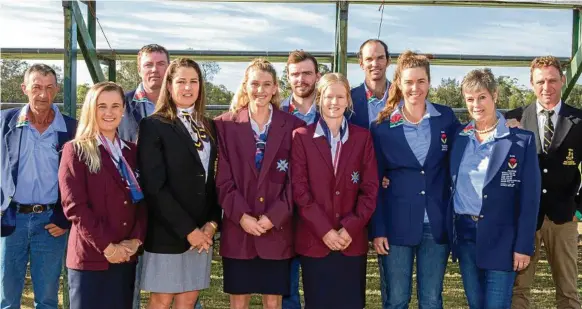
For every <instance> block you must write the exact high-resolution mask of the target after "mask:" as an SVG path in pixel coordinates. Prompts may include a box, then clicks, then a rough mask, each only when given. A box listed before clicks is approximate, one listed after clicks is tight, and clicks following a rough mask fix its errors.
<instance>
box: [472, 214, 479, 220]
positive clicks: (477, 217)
mask: <svg viewBox="0 0 582 309" xmlns="http://www.w3.org/2000/svg"><path fill="white" fill-rule="evenodd" d="M471 219H472V220H473V221H475V222H477V221H479V216H473V215H471Z"/></svg>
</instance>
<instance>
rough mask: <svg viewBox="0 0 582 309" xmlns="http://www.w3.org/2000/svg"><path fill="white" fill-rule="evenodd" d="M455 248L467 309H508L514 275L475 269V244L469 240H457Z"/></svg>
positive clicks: (513, 273) (507, 272)
mask: <svg viewBox="0 0 582 309" xmlns="http://www.w3.org/2000/svg"><path fill="white" fill-rule="evenodd" d="M456 246H457V255H458V258H459V268H460V270H461V278H462V279H463V286H464V287H465V295H466V296H467V302H468V303H469V308H470V309H509V308H510V307H511V296H512V294H513V282H514V281H515V276H516V273H515V272H513V271H498V270H487V269H481V268H479V267H477V264H476V258H475V252H476V250H475V248H476V247H475V242H473V241H471V240H462V239H461V240H458V243H457V245H456Z"/></svg>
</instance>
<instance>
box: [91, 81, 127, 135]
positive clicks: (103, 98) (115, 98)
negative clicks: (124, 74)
mask: <svg viewBox="0 0 582 309" xmlns="http://www.w3.org/2000/svg"><path fill="white" fill-rule="evenodd" d="M123 109H124V107H123V97H121V95H120V94H119V92H118V91H103V92H101V94H99V97H97V112H96V117H97V126H98V127H99V132H101V133H102V134H103V135H105V136H115V132H116V131H117V127H119V123H120V122H121V117H122V116H123Z"/></svg>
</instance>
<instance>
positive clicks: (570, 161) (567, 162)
mask: <svg viewBox="0 0 582 309" xmlns="http://www.w3.org/2000/svg"><path fill="white" fill-rule="evenodd" d="M563 164H564V165H576V161H574V149H572V148H568V154H567V155H566V160H565V161H564V163H563Z"/></svg>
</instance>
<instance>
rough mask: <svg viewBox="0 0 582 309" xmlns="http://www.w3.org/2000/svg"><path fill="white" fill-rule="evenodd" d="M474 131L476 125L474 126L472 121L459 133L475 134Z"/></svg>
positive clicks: (463, 134) (465, 134)
mask: <svg viewBox="0 0 582 309" xmlns="http://www.w3.org/2000/svg"><path fill="white" fill-rule="evenodd" d="M473 132H475V127H474V126H473V124H472V123H470V124H469V125H467V126H466V127H465V128H464V129H463V131H461V133H459V135H461V136H469V135H471V134H473Z"/></svg>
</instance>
